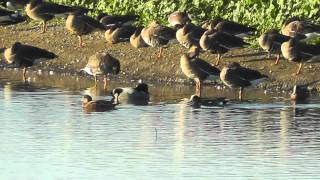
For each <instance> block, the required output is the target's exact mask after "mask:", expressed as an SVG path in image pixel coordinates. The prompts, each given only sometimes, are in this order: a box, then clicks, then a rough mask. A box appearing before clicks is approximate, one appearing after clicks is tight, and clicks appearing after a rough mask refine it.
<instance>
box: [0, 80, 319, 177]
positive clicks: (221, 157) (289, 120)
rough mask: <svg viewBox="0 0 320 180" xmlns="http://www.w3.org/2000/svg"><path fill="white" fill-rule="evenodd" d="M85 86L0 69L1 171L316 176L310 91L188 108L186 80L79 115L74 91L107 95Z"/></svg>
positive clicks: (315, 114)
mask: <svg viewBox="0 0 320 180" xmlns="http://www.w3.org/2000/svg"><path fill="white" fill-rule="evenodd" d="M38 81H40V80H38ZM78 84H79V83H78ZM116 85H119V84H116ZM71 86H72V85H71ZM80 86H82V85H80ZM52 87H54V88H52ZM88 87H90V86H88V85H87V86H86V85H83V87H73V88H72V90H70V89H68V88H56V86H53V85H50V87H49V86H46V85H41V84H38V83H33V82H31V83H26V84H24V83H20V82H18V81H16V80H15V81H13V80H9V79H8V78H7V77H1V76H0V121H1V126H0V142H1V146H0V179H183V178H190V179H319V178H320V138H319V137H320V106H319V102H320V99H319V98H318V97H313V98H312V99H311V100H310V101H309V102H308V104H299V105H293V104H291V102H290V101H287V100H285V98H282V97H275V96H274V95H267V96H266V97H264V96H263V97H261V98H257V99H252V98H251V97H250V98H251V99H250V98H249V99H250V101H247V102H243V103H239V102H236V101H234V102H231V103H230V104H229V105H228V106H225V107H203V108H201V109H193V108H191V107H189V106H188V105H186V104H185V103H184V102H183V101H181V99H182V98H187V97H189V96H190V95H191V94H192V90H193V89H192V87H166V88H162V87H157V86H152V87H151V93H152V104H151V105H149V106H133V105H120V106H118V107H117V109H116V110H114V111H110V112H103V113H85V112H83V110H82V108H81V102H80V100H81V95H83V94H88V93H89V94H91V95H93V96H94V98H95V99H104V98H106V99H109V98H111V97H110V96H108V94H109V93H101V91H100V90H99V89H92V88H88ZM213 91H215V90H213ZM170 92H171V93H170ZM222 94H223V93H222ZM227 96H229V95H227ZM257 96H258V97H260V95H257ZM265 99H266V100H265Z"/></svg>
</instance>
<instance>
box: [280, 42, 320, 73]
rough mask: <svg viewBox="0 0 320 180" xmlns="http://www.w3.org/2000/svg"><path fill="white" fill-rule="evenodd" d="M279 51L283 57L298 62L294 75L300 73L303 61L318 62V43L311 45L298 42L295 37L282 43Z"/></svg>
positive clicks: (319, 51) (319, 46) (319, 56)
mask: <svg viewBox="0 0 320 180" xmlns="http://www.w3.org/2000/svg"><path fill="white" fill-rule="evenodd" d="M281 52H282V55H283V57H284V58H285V59H288V60H289V61H292V62H295V63H299V68H298V70H297V72H296V73H295V74H294V75H298V74H300V71H301V68H302V65H303V64H304V63H319V62H320V45H311V44H305V43H302V42H299V41H298V40H297V39H296V38H293V39H290V40H289V41H287V42H284V43H282V45H281Z"/></svg>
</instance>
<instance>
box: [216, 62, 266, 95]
mask: <svg viewBox="0 0 320 180" xmlns="http://www.w3.org/2000/svg"><path fill="white" fill-rule="evenodd" d="M220 79H221V80H222V82H223V83H224V84H225V85H227V86H229V87H231V88H240V91H239V100H242V97H243V92H242V91H243V89H244V88H245V87H249V86H252V85H257V84H259V83H261V82H263V81H265V80H266V79H268V76H267V75H264V74H261V73H260V72H258V71H256V70H253V69H249V68H245V67H241V66H240V64H239V63H235V62H233V63H231V64H229V65H228V66H227V67H224V68H223V69H222V70H221V73H220Z"/></svg>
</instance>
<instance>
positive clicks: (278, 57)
mask: <svg viewBox="0 0 320 180" xmlns="http://www.w3.org/2000/svg"><path fill="white" fill-rule="evenodd" d="M279 60H280V54H278V55H277V60H276V62H275V63H274V64H275V65H277V64H279Z"/></svg>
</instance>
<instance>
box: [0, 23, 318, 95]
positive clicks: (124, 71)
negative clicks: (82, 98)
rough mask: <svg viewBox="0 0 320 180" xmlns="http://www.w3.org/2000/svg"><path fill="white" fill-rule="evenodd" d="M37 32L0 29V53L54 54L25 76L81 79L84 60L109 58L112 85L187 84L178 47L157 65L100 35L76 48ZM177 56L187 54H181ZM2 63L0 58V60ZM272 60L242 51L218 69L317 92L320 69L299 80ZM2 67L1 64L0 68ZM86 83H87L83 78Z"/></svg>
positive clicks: (64, 37) (271, 85) (57, 32)
mask: <svg viewBox="0 0 320 180" xmlns="http://www.w3.org/2000/svg"><path fill="white" fill-rule="evenodd" d="M39 30H40V29H39V26H37V25H34V24H33V23H23V24H20V25H17V26H10V27H0V42H1V43H0V48H1V47H9V46H11V44H12V43H14V42H15V41H20V42H22V43H26V44H30V45H34V46H38V47H41V48H46V49H48V50H49V51H53V52H55V53H56V54H57V55H59V58H57V59H55V60H53V61H49V62H45V63H42V64H40V65H37V66H34V67H32V68H31V69H29V71H38V70H39V69H40V70H41V71H42V72H50V71H51V72H52V73H64V74H66V75H75V76H84V75H83V74H81V73H79V70H80V69H81V68H83V67H84V66H85V65H86V63H87V60H88V58H89V57H90V56H91V55H93V54H94V53H96V52H108V53H110V54H111V55H113V56H114V57H116V58H118V59H119V60H120V61H121V73H120V75H119V76H117V77H111V79H112V80H116V81H117V80H119V79H121V80H125V81H128V82H130V81H137V80H139V79H142V80H143V81H146V82H152V83H185V84H188V83H192V81H190V80H188V79H187V78H186V77H185V76H184V75H183V73H182V71H181V70H180V64H179V61H180V56H181V54H182V52H181V50H180V46H179V45H178V44H176V43H175V42H172V43H171V44H170V45H169V47H168V48H166V49H165V51H164V58H162V59H157V57H156V55H155V53H156V52H157V50H158V49H157V48H151V47H148V48H142V49H135V48H133V47H132V46H131V45H130V44H129V43H118V44H112V45H111V44H107V43H106V42H105V40H104V32H96V33H94V34H91V35H88V36H84V42H85V47H84V48H81V49H80V48H78V47H77V43H78V41H77V37H76V36H74V35H71V34H70V33H69V32H67V30H66V29H65V28H64V26H63V25H51V26H50V27H49V30H48V32H47V33H45V34H40V32H39ZM182 51H183V52H184V51H187V50H186V49H184V48H183V49H182ZM201 58H203V59H205V60H207V61H208V62H211V63H213V62H214V59H215V55H212V54H210V53H202V54H201ZM1 59H3V57H2V56H1ZM274 60H275V58H273V57H272V58H270V59H267V56H266V53H265V52H263V51H261V50H259V49H241V50H235V51H232V52H229V53H227V54H226V55H225V56H223V60H222V62H221V63H220V65H219V68H220V69H221V68H222V67H223V66H225V65H227V64H228V63H229V62H240V63H241V64H242V65H243V66H247V67H250V68H254V69H257V70H259V71H261V72H262V73H265V74H267V75H268V76H269V77H270V80H269V81H268V82H266V83H264V84H262V85H261V86H263V87H264V88H267V89H273V90H289V89H291V87H292V86H293V85H294V84H296V83H297V84H310V87H311V88H316V89H318V90H320V85H319V83H317V80H319V79H320V77H319V75H318V73H317V72H319V70H320V65H318V64H313V65H312V64H310V65H305V66H304V67H303V69H302V72H303V73H302V75H299V76H297V77H293V76H292V73H294V72H295V71H296V70H297V67H298V66H297V64H294V63H290V62H288V61H286V60H283V59H281V61H280V64H279V65H277V66H275V65H274ZM5 66H6V65H5V64H4V63H3V61H2V62H1V67H2V68H3V67H5ZM88 78H90V77H88Z"/></svg>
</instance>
